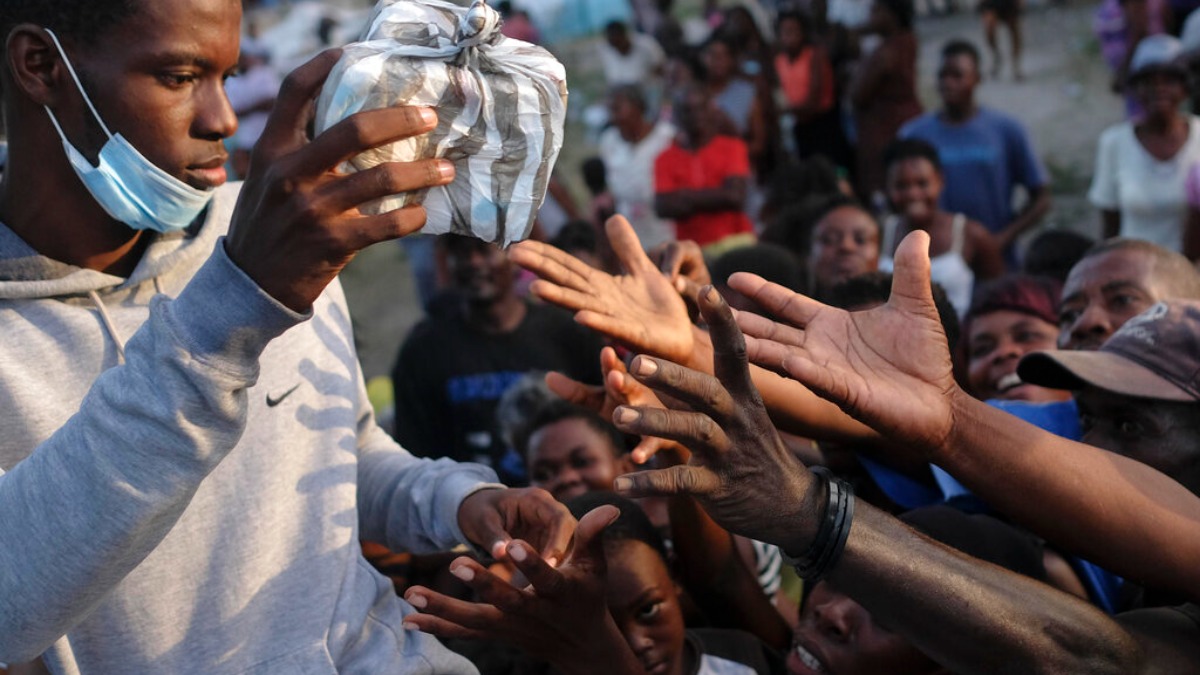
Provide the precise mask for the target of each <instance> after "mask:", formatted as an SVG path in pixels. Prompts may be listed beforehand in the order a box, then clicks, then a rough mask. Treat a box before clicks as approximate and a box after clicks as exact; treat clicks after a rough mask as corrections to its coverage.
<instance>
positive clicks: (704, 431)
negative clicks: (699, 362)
mask: <svg viewBox="0 0 1200 675" xmlns="http://www.w3.org/2000/svg"><path fill="white" fill-rule="evenodd" d="M613 423H614V424H616V426H617V428H618V429H620V430H621V431H624V432H626V433H631V434H641V435H643V436H658V437H660V438H666V439H670V440H672V441H676V442H678V443H682V444H683V445H685V446H687V447H689V448H691V449H692V451H693V452H694V453H696V454H697V455H701V456H704V455H709V456H711V455H714V454H719V453H723V452H725V451H727V450H728V449H729V437H728V436H726V435H725V432H724V431H723V430H722V429H721V427H720V426H718V425H717V423H716V422H714V421H713V420H712V418H711V417H709V416H708V415H705V414H702V413H695V412H686V411H682V410H663V409H662V408H641V407H630V406H620V407H618V408H617V410H616V411H615V412H614V413H613Z"/></svg>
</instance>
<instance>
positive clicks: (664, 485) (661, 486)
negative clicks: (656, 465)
mask: <svg viewBox="0 0 1200 675" xmlns="http://www.w3.org/2000/svg"><path fill="white" fill-rule="evenodd" d="M720 486H721V480H720V479H719V478H718V477H717V475H716V474H715V473H713V472H712V471H711V470H709V469H708V468H706V467H702V466H687V465H682V464H681V465H679V466H672V467H670V468H667V469H658V470H655V471H638V472H636V473H630V474H626V475H624V476H620V477H619V478H617V479H616V480H615V481H613V489H614V490H616V491H617V493H618V494H621V495H624V496H626V497H670V496H672V495H690V496H693V497H704V496H707V495H710V494H713V493H714V492H716V491H717V489H718V488H720Z"/></svg>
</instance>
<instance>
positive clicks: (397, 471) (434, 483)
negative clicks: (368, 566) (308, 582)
mask: <svg viewBox="0 0 1200 675" xmlns="http://www.w3.org/2000/svg"><path fill="white" fill-rule="evenodd" d="M360 382H361V378H360ZM358 401H359V403H358V406H359V427H358V439H359V456H358V518H359V529H360V530H361V534H362V537H363V538H364V539H367V540H369V541H376V542H380V543H383V544H385V545H386V546H387V547H388V548H389V549H391V550H393V551H409V552H412V553H427V552H430V551H444V550H447V549H451V548H454V547H455V546H457V545H458V544H460V543H461V544H470V543H471V542H468V541H467V540H466V538H465V537H464V536H463V533H462V530H460V529H459V526H458V508H459V506H461V505H462V502H463V500H464V499H466V498H467V497H468V496H470V495H471V494H473V493H475V492H477V491H479V490H484V489H487V488H503V487H504V485H501V484H500V483H497V482H496V480H497V479H496V474H495V472H493V471H492V470H491V469H489V468H487V467H485V466H483V465H480V464H469V463H459V462H455V461H453V460H450V459H445V458H443V459H438V460H433V459H421V458H417V457H414V456H413V455H412V454H411V453H409V452H408V451H407V450H405V449H404V448H402V447H400V446H399V445H398V444H397V443H396V441H394V440H392V437H391V436H388V434H387V432H385V431H383V430H382V429H380V428H379V425H377V424H376V423H375V416H374V414H373V413H372V411H371V406H370V403H368V402H367V394H366V390H364V389H361V387H360V391H359V397H358Z"/></svg>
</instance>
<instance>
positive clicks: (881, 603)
mask: <svg viewBox="0 0 1200 675" xmlns="http://www.w3.org/2000/svg"><path fill="white" fill-rule="evenodd" d="M909 243H910V244H911V243H912V242H909ZM918 243H919V244H920V245H922V246H924V247H926V248H927V247H928V242H927V240H925V239H920V240H918ZM908 250H909V255H913V254H914V251H913V249H912V247H911V246H910V247H909V249H908ZM927 273H928V272H927V271H926V274H927ZM926 278H927V277H922V279H920V280H919V279H912V280H910V282H911V283H912V284H913V286H914V287H916V286H919V287H920V288H923V289H924V291H923V293H924V294H925V295H926V296H928V294H929V290H928V281H924V280H923V279H926ZM931 304H932V301H931ZM701 311H702V312H703V313H704V317H705V319H706V320H707V321H708V323H709V325H710V326H712V330H713V334H714V345H715V347H716V356H715V360H714V370H715V371H716V373H717V377H716V378H713V377H711V376H707V375H704V374H701V373H698V372H696V371H691V370H688V369H686V368H683V367H681V366H678V365H676V364H673V363H670V362H666V361H661V360H658V359H652V358H649V357H644V356H643V357H638V359H636V360H635V361H634V363H633V364H632V367H631V372H632V373H633V374H634V375H635V376H636V377H638V379H639V380H641V381H642V382H644V383H645V384H647V385H648V386H650V387H652V388H654V389H656V390H658V391H659V392H660V393H662V394H666V395H667V397H666V398H668V399H670V400H676V401H681V402H683V403H684V404H686V405H687V406H689V409H688V410H684V409H683V408H682V406H680V407H678V408H676V409H675V410H671V411H663V410H657V409H647V408H625V407H622V408H618V410H617V412H616V414H615V415H614V420H615V421H616V422H617V424H618V426H620V427H621V428H622V429H623V430H624V431H626V432H630V433H649V434H653V435H658V436H664V437H667V438H672V439H674V440H677V441H679V442H681V443H685V444H687V445H688V446H689V447H691V448H692V450H693V453H694V454H693V459H692V460H691V461H690V462H689V463H688V464H687V465H686V466H680V467H674V468H672V469H665V470H659V471H645V472H640V473H637V474H631V475H628V476H623V477H621V478H620V479H618V486H617V487H618V490H621V491H625V492H627V493H629V494H631V495H634V496H647V495H654V494H658V495H678V494H690V495H692V496H694V497H695V498H696V499H697V500H698V501H699V502H700V503H701V504H702V505H703V506H704V508H705V510H706V511H708V512H709V514H710V515H711V516H712V517H713V519H714V520H716V521H717V522H718V523H720V524H721V525H722V526H723V527H726V528H727V529H729V530H730V531H732V532H738V533H741V534H744V535H746V536H750V537H754V538H756V539H761V540H763V541H769V542H772V543H775V544H777V545H779V546H780V547H781V548H782V549H783V550H785V551H788V552H790V553H791V554H793V555H796V554H799V553H801V552H804V551H807V550H808V549H809V547H810V546H811V545H812V543H813V541H814V539H815V535H816V529H817V526H816V523H817V522H819V520H820V519H821V515H820V514H822V513H823V512H824V510H825V508H826V502H827V501H828V499H829V497H828V496H827V490H826V489H825V488H824V487H823V486H822V485H821V484H820V483H818V482H817V480H816V479H815V478H814V476H813V475H812V474H810V473H809V472H808V471H806V470H805V469H804V467H803V466H802V465H800V463H799V462H798V461H796V460H795V459H794V458H793V457H792V456H791V455H790V454H788V453H787V451H786V449H784V448H783V444H782V442H781V441H780V440H779V438H778V436H777V435H776V434H775V433H774V432H773V431H772V430H771V428H770V421H769V420H768V419H767V416H766V411H765V410H764V409H763V407H762V403H761V400H760V399H759V398H758V396H757V394H756V392H755V390H754V386H753V383H752V382H751V380H750V377H749V371H748V368H747V365H746V364H747V361H746V358H747V356H746V355H747V345H746V343H745V342H744V341H743V340H742V336H741V333H740V332H739V331H738V329H737V325H736V324H735V323H734V321H733V318H732V314H731V312H730V311H729V309H728V306H726V305H725V304H724V301H723V300H721V299H720V296H719V295H717V294H716V292H715V291H711V289H709V292H708V294H706V296H705V297H703V298H702V300H701ZM1026 494H1027V493H1026ZM854 513H855V516H854V520H853V522H852V525H851V526H850V530H849V538H848V540H847V544H846V548H845V550H844V553H843V555H842V557H841V559H840V561H838V562H836V563H835V564H834V566H833V567H832V569H831V571H830V574H829V577H828V581H829V583H831V584H833V585H834V586H835V587H837V588H838V589H839V590H841V591H842V592H844V593H846V594H847V595H849V596H850V597H852V598H854V599H855V600H856V601H858V602H859V603H860V604H862V605H863V606H864V607H865V608H866V609H867V610H868V611H870V612H871V614H872V618H873V619H874V620H875V621H876V622H877V623H879V624H880V625H882V626H885V627H887V628H888V629H889V630H892V631H895V632H897V633H899V634H901V635H903V636H904V637H905V638H907V639H908V640H909V641H910V642H912V643H913V644H914V645H915V646H916V647H917V648H918V649H920V650H921V651H923V652H924V653H926V654H927V655H928V656H930V657H931V658H933V659H934V660H935V661H937V662H938V663H940V664H941V665H942V666H944V667H946V668H947V669H950V670H952V671H953V672H956V673H995V672H999V673H1003V672H1012V673H1029V672H1035V673H1062V672H1087V673H1114V674H1116V673H1130V672H1139V671H1140V669H1141V668H1142V654H1141V652H1140V650H1139V647H1138V644H1137V643H1136V642H1135V641H1134V640H1133V639H1132V637H1131V636H1130V635H1129V634H1128V633H1127V632H1126V631H1125V630H1124V629H1122V628H1121V626H1119V625H1118V624H1117V623H1116V622H1114V621H1113V620H1112V619H1111V618H1110V617H1108V616H1107V615H1105V614H1104V613H1103V612H1101V611H1099V610H1098V609H1096V608H1094V607H1092V606H1091V605H1089V604H1087V603H1086V602H1084V601H1082V600H1080V599H1078V598H1075V597H1073V596H1070V595H1067V594H1066V593H1062V592H1060V591H1058V590H1055V589H1053V588H1051V587H1049V586H1047V585H1045V584H1042V583H1040V582H1037V581H1034V580H1032V579H1028V578H1026V577H1022V576H1020V575H1018V574H1015V573H1013V572H1010V571H1007V570H1004V569H1002V568H1000V567H997V566H994V565H989V564H987V563H983V562H981V561H978V560H975V559H973V558H971V557H969V556H966V555H963V554H961V553H958V552H955V551H952V550H950V549H948V548H946V547H944V546H942V545H940V544H937V543H935V542H933V541H931V540H929V539H927V538H926V537H923V536H921V535H919V534H917V533H915V532H914V531H912V530H911V529H909V528H908V527H907V526H905V525H903V524H901V523H900V522H898V521H896V520H895V519H894V518H892V517H891V516H888V515H886V514H884V513H882V512H880V511H878V510H876V509H873V508H871V507H870V506H868V505H865V504H862V503H859V504H858V505H857V506H856V508H855V511H854ZM1001 653H1002V654H1004V658H1003V659H996V658H995V655H996V654H1001Z"/></svg>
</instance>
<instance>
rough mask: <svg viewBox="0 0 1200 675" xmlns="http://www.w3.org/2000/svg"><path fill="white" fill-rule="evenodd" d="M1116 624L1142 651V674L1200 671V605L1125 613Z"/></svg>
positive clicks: (1158, 674) (1163, 674)
mask: <svg viewBox="0 0 1200 675" xmlns="http://www.w3.org/2000/svg"><path fill="white" fill-rule="evenodd" d="M1116 619H1117V621H1118V622H1119V623H1120V624H1121V626H1123V627H1124V628H1125V629H1126V630H1128V631H1129V633H1130V634H1131V635H1132V636H1133V638H1134V640H1136V641H1137V643H1138V646H1140V647H1141V650H1142V668H1141V670H1140V671H1139V673H1141V674H1142V675H1160V674H1162V675H1167V674H1170V673H1196V672H1200V605H1195V604H1187V605H1181V606H1178V607H1155V608H1153V609H1140V610H1135V611H1132V612H1124V613H1122V614H1119V615H1117V617H1116Z"/></svg>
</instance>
